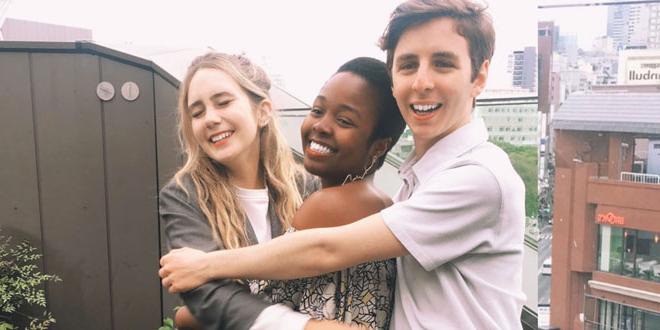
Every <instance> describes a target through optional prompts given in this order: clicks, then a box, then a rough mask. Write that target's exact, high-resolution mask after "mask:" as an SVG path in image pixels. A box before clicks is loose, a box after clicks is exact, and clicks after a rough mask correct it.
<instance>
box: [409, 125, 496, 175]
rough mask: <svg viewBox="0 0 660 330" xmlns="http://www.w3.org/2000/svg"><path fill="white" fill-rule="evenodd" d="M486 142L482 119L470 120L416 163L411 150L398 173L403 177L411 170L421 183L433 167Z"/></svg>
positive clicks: (430, 149)
mask: <svg viewBox="0 0 660 330" xmlns="http://www.w3.org/2000/svg"><path fill="white" fill-rule="evenodd" d="M486 141H488V131H487V130H486V125H485V124H484V121H483V119H481V118H472V120H470V122H469V123H467V124H466V125H464V126H463V127H460V128H458V129H457V130H455V131H453V132H451V133H450V134H449V135H447V136H445V137H444V138H442V139H440V140H438V141H437V142H436V143H434V144H433V145H432V146H431V148H429V150H427V151H426V153H424V155H423V156H422V158H420V159H419V160H417V161H415V152H414V150H413V152H411V153H410V155H409V156H408V158H407V159H406V161H405V162H404V163H403V164H402V165H401V168H400V170H399V173H401V174H402V175H405V173H406V172H408V171H411V170H412V172H413V173H414V174H415V176H416V177H417V180H418V181H419V182H423V181H424V180H425V179H426V176H427V175H429V174H430V173H431V170H432V169H433V168H434V167H437V166H438V165H440V164H442V163H444V162H446V161H448V160H451V159H454V158H456V157H458V156H460V155H462V154H464V153H466V152H467V151H469V150H470V149H472V148H474V147H475V146H477V145H479V144H482V143H484V142H486Z"/></svg>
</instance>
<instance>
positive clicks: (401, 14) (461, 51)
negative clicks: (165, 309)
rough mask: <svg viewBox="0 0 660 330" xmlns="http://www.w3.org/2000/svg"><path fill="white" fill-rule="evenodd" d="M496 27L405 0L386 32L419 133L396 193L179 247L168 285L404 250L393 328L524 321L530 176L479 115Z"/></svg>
mask: <svg viewBox="0 0 660 330" xmlns="http://www.w3.org/2000/svg"><path fill="white" fill-rule="evenodd" d="M494 34H495V33H494V31H493V27H492V22H491V20H490V18H489V16H488V15H487V14H486V13H485V12H484V8H483V7H481V6H479V5H477V4H474V3H472V2H471V1H469V0H435V1H434V0H411V1H407V2H405V3H403V4H401V5H400V6H399V7H398V8H397V9H396V10H395V12H394V13H393V14H392V18H391V20H390V23H389V25H388V28H387V29H386V31H385V33H384V35H383V37H382V39H381V47H382V48H383V49H384V50H386V51H387V62H388V66H389V67H390V68H391V74H392V79H393V86H392V88H393V93H394V96H395V97H396V99H397V103H398V105H399V109H400V111H401V113H402V115H403V117H404V119H405V121H406V123H407V124H408V126H409V127H410V129H411V130H412V132H413V137H414V143H415V150H414V152H413V154H412V155H411V156H410V157H409V159H408V160H406V161H405V162H404V164H403V165H402V166H401V168H400V171H399V172H400V175H401V177H402V178H403V181H404V185H403V187H402V188H401V189H400V191H399V192H398V194H397V196H396V197H395V201H396V203H395V204H394V205H392V206H391V207H389V208H387V209H385V210H383V211H381V212H380V213H378V214H374V215H371V216H369V217H367V218H364V219H362V220H360V221H357V222H355V223H353V224H350V225H346V226H341V227H334V228H325V229H314V230H304V231H299V232H296V233H292V234H290V235H284V236H283V237H281V238H277V239H274V240H272V241H271V242H268V243H265V244H261V245H257V246H252V247H248V248H243V249H236V250H225V251H221V252H217V253H216V252H213V253H209V254H205V253H203V252H200V251H196V250H192V249H181V250H175V251H173V252H172V253H170V254H169V255H167V256H165V257H163V258H162V260H161V265H162V266H163V267H162V268H161V271H160V275H161V277H163V285H164V286H166V287H169V289H170V291H175V292H178V291H186V290H188V289H190V288H194V287H196V286H198V285H200V284H201V283H204V282H207V281H209V280H211V279H216V278H263V279H288V278H299V277H305V276H314V275H318V274H322V273H327V272H331V271H336V270H339V269H344V268H347V267H349V266H353V265H356V264H359V263H363V262H367V261H371V260H379V259H386V258H391V257H398V259H397V284H396V293H395V304H394V312H393V316H392V323H391V329H396V330H400V329H438V328H442V329H514V328H520V327H521V325H520V313H521V308H522V302H523V300H524V294H523V293H522V250H523V236H524V217H525V214H524V186H523V183H522V181H521V179H520V177H519V176H518V175H517V174H516V172H515V171H514V169H513V167H512V166H511V164H510V162H509V159H508V157H507V155H506V154H505V153H504V152H503V151H501V150H500V149H499V148H497V147H496V146H494V145H492V144H490V143H488V142H487V131H486V128H485V126H484V124H483V122H482V121H481V120H478V119H474V118H472V109H473V107H474V100H475V98H476V97H477V96H478V95H479V93H480V92H481V91H482V90H483V88H484V86H485V84H486V80H487V76H488V66H489V63H490V59H491V57H492V54H493V48H494ZM317 325H323V324H322V323H314V322H309V323H308V325H307V328H308V329H312V328H314V326H317Z"/></svg>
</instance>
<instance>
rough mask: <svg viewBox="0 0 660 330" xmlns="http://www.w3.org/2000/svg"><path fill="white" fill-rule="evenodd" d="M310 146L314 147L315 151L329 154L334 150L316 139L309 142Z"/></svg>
mask: <svg viewBox="0 0 660 330" xmlns="http://www.w3.org/2000/svg"><path fill="white" fill-rule="evenodd" d="M309 148H310V149H312V150H313V151H315V152H318V153H322V154H329V153H331V152H332V150H331V149H330V148H328V147H326V146H323V145H320V144H318V143H316V142H314V141H312V142H310V143H309Z"/></svg>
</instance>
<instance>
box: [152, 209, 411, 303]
mask: <svg viewBox="0 0 660 330" xmlns="http://www.w3.org/2000/svg"><path fill="white" fill-rule="evenodd" d="M358 246H359V247H360V248H356V247H358ZM405 254H407V251H406V249H405V248H404V247H403V245H401V243H400V242H399V241H398V240H397V238H396V237H395V236H394V234H392V232H391V231H390V230H389V228H388V227H387V225H385V223H384V222H383V219H382V217H381V215H380V214H374V215H371V216H368V217H367V218H364V219H362V220H359V221H357V222H354V223H352V224H348V225H344V226H339V227H333V228H319V229H309V230H302V231H298V232H294V233H291V234H288V235H283V236H280V237H278V238H276V239H273V240H271V241H269V242H267V243H264V244H259V245H254V246H250V247H246V248H242V249H233V250H224V251H215V252H211V253H208V254H206V253H203V252H202V251H197V250H193V249H179V250H174V251H172V252H171V253H169V254H168V255H166V256H164V257H163V258H161V266H162V267H161V269H160V272H159V274H160V276H161V278H163V284H164V285H169V286H170V289H171V290H172V291H175V292H179V291H185V290H187V289H189V288H194V287H196V286H197V285H199V284H201V283H205V282H206V281H208V280H209V279H213V278H225V277H229V278H232V277H239V276H237V275H239V274H240V275H241V276H245V277H247V278H264V279H291V278H298V277H307V276H316V275H320V274H324V273H329V272H332V271H337V270H340V269H344V268H348V267H350V266H354V265H357V264H360V263H364V262H367V261H372V260H383V259H389V258H394V257H398V256H402V255H405ZM292 256H295V257H292Z"/></svg>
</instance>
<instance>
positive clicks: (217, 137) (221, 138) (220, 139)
mask: <svg viewBox="0 0 660 330" xmlns="http://www.w3.org/2000/svg"><path fill="white" fill-rule="evenodd" d="M233 134H234V131H224V132H220V133H217V134H213V135H211V137H210V138H209V141H210V142H211V143H212V144H215V145H218V144H223V143H225V142H226V141H227V139H228V138H229V137H231V136H232V135H233Z"/></svg>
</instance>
